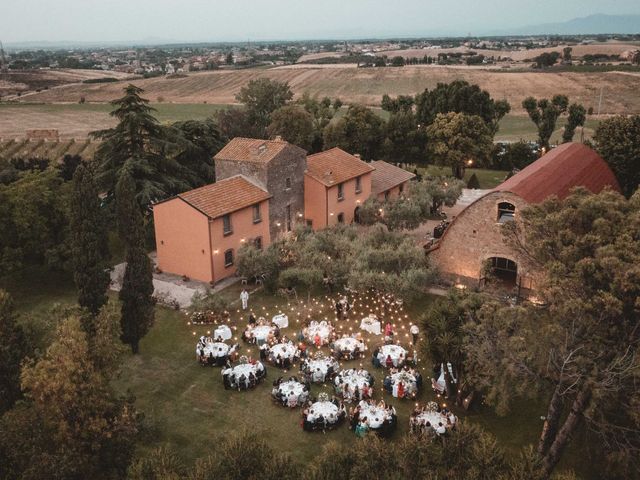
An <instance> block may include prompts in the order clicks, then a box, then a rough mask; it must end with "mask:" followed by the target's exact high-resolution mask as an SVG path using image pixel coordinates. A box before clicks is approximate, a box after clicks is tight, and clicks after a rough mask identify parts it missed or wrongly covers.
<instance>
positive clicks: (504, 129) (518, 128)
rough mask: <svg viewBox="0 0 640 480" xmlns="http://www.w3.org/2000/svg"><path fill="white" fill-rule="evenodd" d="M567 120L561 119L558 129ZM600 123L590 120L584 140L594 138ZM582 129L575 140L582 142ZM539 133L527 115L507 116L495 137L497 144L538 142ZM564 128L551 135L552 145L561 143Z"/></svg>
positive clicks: (586, 126)
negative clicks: (523, 141) (519, 141)
mask: <svg viewBox="0 0 640 480" xmlns="http://www.w3.org/2000/svg"><path fill="white" fill-rule="evenodd" d="M565 121H566V119H565V118H560V119H559V120H558V122H557V126H558V127H562V126H563V125H564V123H565ZM599 123H600V120H596V119H594V118H588V119H587V121H586V123H585V126H584V139H585V140H587V139H589V138H591V137H592V136H593V132H594V130H595V128H596V127H597V126H598V124H599ZM581 130H582V129H581V128H580V127H578V128H577V129H576V134H575V137H574V140H575V141H577V142H579V141H581ZM537 138H538V133H537V129H536V126H535V125H534V123H533V122H532V121H531V120H530V119H529V117H528V116H526V115H505V117H504V118H503V119H502V120H501V121H500V129H499V130H498V133H497V134H496V136H495V141H496V142H517V141H518V140H527V141H529V140H531V141H533V140H536V139H537ZM561 139H562V128H557V129H556V130H554V132H553V135H551V143H561Z"/></svg>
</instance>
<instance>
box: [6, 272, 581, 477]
mask: <svg viewBox="0 0 640 480" xmlns="http://www.w3.org/2000/svg"><path fill="white" fill-rule="evenodd" d="M0 287H1V288H6V289H8V290H9V292H10V293H11V294H12V295H13V296H14V299H15V301H16V307H17V308H18V310H19V312H20V313H21V314H23V315H24V316H23V317H22V322H23V323H26V324H27V325H28V326H29V328H30V331H34V332H37V333H39V334H40V335H42V336H43V337H44V338H45V344H46V339H48V338H50V337H51V333H52V332H53V329H54V327H55V326H54V325H52V324H51V316H50V315H48V312H49V309H50V308H51V307H52V306H53V305H54V304H59V305H62V306H65V305H71V304H72V303H73V302H74V297H75V289H74V287H73V283H72V282H71V280H70V279H69V278H68V277H66V276H64V275H60V274H55V275H53V274H51V273H47V272H46V271H44V272H35V271H32V272H30V273H27V274H22V275H21V274H18V275H15V276H14V277H12V278H11V279H6V278H4V279H3V278H0ZM238 294H239V286H237V285H236V286H233V287H230V288H229V289H228V290H225V291H224V295H226V296H228V298H230V299H233V300H236V299H237V297H238ZM431 302H433V297H430V296H426V295H425V296H424V297H423V299H422V300H421V301H419V302H417V303H416V304H414V305H411V306H410V307H408V309H407V314H408V315H409V319H408V320H414V319H417V318H418V316H419V314H420V313H421V312H423V311H424V310H425V308H427V307H428V306H429V305H430V304H431ZM249 305H250V307H252V308H254V309H257V310H259V311H261V312H264V314H266V313H267V312H268V313H270V314H274V313H275V312H276V311H278V310H279V309H283V310H285V311H288V312H289V316H290V318H292V317H295V316H296V314H295V312H293V311H291V310H290V309H291V307H292V306H294V305H291V306H288V307H287V306H286V302H285V301H283V300H282V299H280V298H277V297H273V296H270V295H266V294H264V293H262V292H259V293H256V294H253V295H252V296H251V298H250V302H249ZM294 307H296V308H298V309H300V308H301V306H294ZM312 307H313V308H314V311H313V312H312V316H313V317H315V318H318V317H321V316H323V315H324V313H323V311H324V310H323V307H321V306H320V305H316V304H315V303H314V304H313V305H312ZM356 308H358V307H356ZM324 309H326V305H325V307H324ZM298 311H299V310H298ZM329 313H330V312H329ZM331 318H332V315H331ZM232 319H233V321H234V323H235V324H237V325H238V326H239V327H243V326H244V325H245V323H246V320H245V319H244V318H243V316H242V315H241V314H240V313H238V312H234V313H233V315H232ZM343 328H345V329H346V328H348V323H343ZM297 329H299V325H296V323H295V322H293V325H292V326H291V327H290V328H288V329H285V330H283V333H285V334H287V335H289V336H291V335H293V334H294V333H295V331H296V330H297ZM207 330H211V327H207V326H197V327H193V326H189V325H187V321H186V318H185V316H184V315H183V314H181V313H180V312H176V311H174V310H169V309H165V308H158V309H157V313H156V324H155V326H154V327H153V328H152V330H151V331H150V332H149V334H148V335H147V336H146V337H145V338H144V339H143V341H142V343H141V354H140V355H137V356H132V355H126V357H125V359H124V364H123V370H122V374H121V376H120V377H119V378H118V379H117V381H116V388H117V389H118V390H119V391H121V392H123V393H124V392H125V391H130V392H131V393H132V394H133V395H134V396H135V398H136V405H137V406H138V408H139V409H140V410H141V411H142V412H143V413H144V422H145V425H146V427H147V432H146V435H145V436H144V439H143V440H142V445H141V448H142V449H151V448H155V447H158V446H161V445H166V444H170V445H171V446H173V447H174V448H176V449H177V451H178V453H179V455H180V457H182V459H184V460H185V461H187V462H191V461H193V460H194V459H195V458H198V457H202V456H204V455H206V454H207V452H208V451H210V450H211V449H212V448H215V439H216V438H217V437H218V436H219V435H224V432H225V431H230V430H235V429H239V428H247V429H250V430H253V431H259V432H265V435H267V436H268V438H269V439H270V441H271V442H272V444H273V445H274V446H275V447H276V448H278V450H280V451H284V452H288V453H290V454H291V455H292V456H293V458H294V459H295V460H297V461H300V462H304V463H306V462H309V461H311V460H312V459H313V457H314V456H315V455H317V454H318V453H319V451H320V449H321V448H322V446H323V445H325V444H326V443H327V442H329V441H332V440H333V441H336V442H339V443H340V444H342V445H343V446H344V448H349V445H351V444H352V443H353V442H355V441H357V438H356V437H355V435H354V434H353V432H351V431H350V430H349V429H348V428H347V426H346V425H342V426H341V427H339V428H338V429H337V430H335V431H332V432H328V433H327V434H326V435H323V434H321V433H307V432H304V431H303V430H302V429H301V428H300V424H299V421H300V417H299V414H300V412H299V411H298V410H289V409H286V408H283V407H280V406H276V405H274V404H273V402H272V401H271V396H270V391H271V382H272V381H273V380H274V378H276V377H277V376H279V375H282V373H280V371H279V370H277V369H276V368H274V367H268V377H267V379H266V380H265V381H264V383H262V384H261V385H259V386H258V387H257V388H256V389H255V390H253V391H246V392H236V391H227V390H224V389H223V386H222V381H221V378H220V370H219V369H218V368H208V367H207V368H203V367H200V366H199V365H198V364H197V361H196V359H195V344H196V338H197V336H199V335H201V334H204V333H206V331H207ZM397 330H399V331H400V332H402V333H401V338H404V332H406V330H404V331H403V329H402V327H399V328H397ZM193 332H196V335H195V336H194V334H193ZM379 341H380V338H379V337H373V339H372V343H371V344H372V345H375V344H377V343H378V342H379ZM240 343H241V346H242V349H243V350H242V352H243V353H248V351H249V350H252V349H253V350H254V351H253V352H252V353H253V354H255V353H256V352H255V347H252V346H248V345H246V344H244V343H243V342H242V341H240ZM43 346H44V345H43ZM36 351H42V350H41V347H39V348H37V349H36ZM358 364H359V361H352V362H346V364H345V367H346V368H348V367H353V366H357V365H358ZM362 364H363V367H365V368H367V369H368V370H369V371H371V373H372V374H374V376H375V377H376V386H377V387H381V383H382V376H383V373H384V371H383V370H378V369H375V368H373V367H372V366H371V363H370V362H369V359H368V358H367V359H364V360H363V361H362ZM420 365H421V369H422V371H423V375H424V376H425V381H426V382H425V388H424V390H423V391H422V392H421V393H420V395H419V398H418V400H419V401H420V402H426V401H428V400H430V399H433V397H434V396H433V394H432V393H431V391H430V389H429V387H428V379H429V376H430V375H429V370H430V367H431V365H430V362H429V361H428V360H425V359H423V360H422V361H421V363H420ZM321 391H327V392H330V391H331V389H330V388H329V387H328V386H317V385H316V386H313V387H312V392H313V394H317V393H319V392H321ZM375 398H385V400H387V401H390V402H391V403H392V404H393V405H394V406H395V407H396V409H397V411H398V430H397V432H396V433H395V435H394V436H393V437H392V439H391V440H390V441H394V439H397V438H399V437H401V436H402V435H405V434H406V433H407V430H408V415H409V413H410V411H411V409H412V407H413V402H411V401H408V400H398V399H394V398H392V397H391V396H389V395H388V394H386V393H385V394H383V393H382V392H380V391H378V392H376V396H375ZM513 407H514V408H513V411H512V413H510V414H509V415H508V416H505V417H498V416H496V415H495V414H494V413H492V411H490V410H489V409H487V408H481V409H479V410H477V411H474V412H469V413H467V412H464V411H456V414H458V415H459V416H460V417H461V419H462V420H463V421H468V422H476V423H478V424H480V425H482V426H483V427H484V428H485V429H487V430H488V431H489V432H491V433H493V434H494V435H496V437H497V438H498V441H499V443H500V445H502V446H503V447H504V448H505V449H506V450H507V452H508V454H509V455H515V454H516V453H517V452H518V451H519V449H520V448H521V447H523V446H524V445H527V444H530V443H534V442H535V441H536V440H537V436H538V434H539V431H540V428H541V425H542V422H541V421H540V415H543V414H544V412H545V409H544V406H543V405H541V404H537V403H535V402H530V401H525V400H522V401H517V402H515V404H514V406H513ZM585 453H586V452H585V450H584V444H583V439H582V434H579V435H578V436H577V438H576V442H575V443H574V444H572V445H571V446H570V448H569V450H568V452H567V454H566V455H565V458H564V459H563V462H562V463H561V465H560V468H561V469H562V468H573V469H575V470H576V472H577V473H578V474H579V475H581V478H591V477H590V472H589V471H588V467H589V466H588V462H584V460H582V461H581V459H584V456H585Z"/></svg>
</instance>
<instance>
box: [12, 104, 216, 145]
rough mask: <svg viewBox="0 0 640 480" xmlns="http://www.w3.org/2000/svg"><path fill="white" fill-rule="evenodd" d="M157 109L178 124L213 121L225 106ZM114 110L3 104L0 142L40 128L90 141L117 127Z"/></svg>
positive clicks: (165, 119)
mask: <svg viewBox="0 0 640 480" xmlns="http://www.w3.org/2000/svg"><path fill="white" fill-rule="evenodd" d="M153 107H154V108H155V109H156V110H157V112H156V116H157V118H158V120H160V122H177V121H182V120H192V119H193V120H201V119H204V118H207V117H210V116H211V115H212V114H213V113H215V112H216V111H217V110H219V109H220V108H222V107H223V105H210V104H203V103H201V104H169V103H156V104H154V105H153ZM111 110H113V107H112V106H111V105H109V104H107V103H84V104H77V103H75V104H73V103H67V104H27V103H4V104H0V139H14V138H21V137H24V136H25V131H26V130H29V129H39V128H45V129H49V128H54V129H58V131H59V132H60V136H61V138H63V139H70V138H76V139H82V138H86V137H87V135H88V134H89V132H91V131H93V130H100V129H103V128H109V127H112V126H113V125H115V121H114V120H113V119H112V118H111V117H110V116H109V112H110V111H111ZM1 155H2V153H1V152H0V156H1Z"/></svg>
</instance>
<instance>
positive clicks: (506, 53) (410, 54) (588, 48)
mask: <svg viewBox="0 0 640 480" xmlns="http://www.w3.org/2000/svg"><path fill="white" fill-rule="evenodd" d="M565 47H571V48H572V49H573V50H572V52H571V55H572V56H573V58H582V57H583V56H585V55H597V54H601V55H620V54H621V53H622V52H625V51H627V50H636V49H637V48H638V46H637V45H635V44H633V43H622V42H603V43H590V44H587V45H558V46H557V47H546V48H532V49H529V50H487V49H482V48H469V47H456V48H437V49H436V48H433V49H422V48H421V49H417V48H416V49H406V50H387V51H382V52H377V53H376V55H378V56H383V55H386V56H387V57H395V56H397V55H399V56H401V57H404V58H422V57H424V56H425V55H429V56H432V57H436V56H437V55H438V54H439V53H463V54H468V53H470V52H475V53H477V54H478V55H484V56H485V57H496V58H498V57H502V58H510V59H512V60H513V61H516V62H522V61H525V60H529V59H533V58H534V57H537V56H538V55H540V54H542V53H548V52H560V53H562V49H563V48H565Z"/></svg>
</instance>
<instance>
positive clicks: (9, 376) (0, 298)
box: [0, 290, 27, 416]
mask: <svg viewBox="0 0 640 480" xmlns="http://www.w3.org/2000/svg"><path fill="white" fill-rule="evenodd" d="M26 354H27V341H26V338H25V335H24V331H23V330H22V327H21V326H20V325H18V323H17V322H16V314H15V310H14V307H13V301H12V300H11V296H10V295H9V294H8V293H7V292H5V291H4V290H0V416H2V414H3V413H4V412H5V411H7V410H9V409H10V408H11V407H12V406H13V404H14V403H15V401H16V400H18V399H19V398H20V396H21V392H20V364H21V363H22V360H23V359H24V357H25V356H26Z"/></svg>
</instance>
